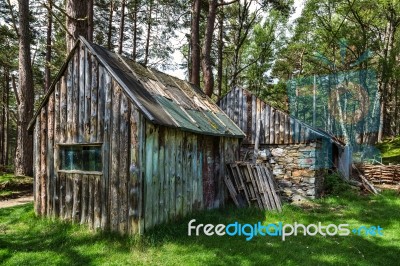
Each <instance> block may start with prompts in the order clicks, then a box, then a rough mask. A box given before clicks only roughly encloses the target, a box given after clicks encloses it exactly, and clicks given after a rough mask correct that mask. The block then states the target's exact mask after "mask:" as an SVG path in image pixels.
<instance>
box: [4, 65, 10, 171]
mask: <svg viewBox="0 0 400 266" xmlns="http://www.w3.org/2000/svg"><path fill="white" fill-rule="evenodd" d="M4 97H5V98H4V99H3V103H4V105H5V109H4V110H5V128H4V142H3V143H4V144H3V151H4V165H8V157H9V156H8V150H9V147H8V134H9V128H10V112H9V108H10V72H9V71H8V70H7V72H6V86H5V93H4Z"/></svg>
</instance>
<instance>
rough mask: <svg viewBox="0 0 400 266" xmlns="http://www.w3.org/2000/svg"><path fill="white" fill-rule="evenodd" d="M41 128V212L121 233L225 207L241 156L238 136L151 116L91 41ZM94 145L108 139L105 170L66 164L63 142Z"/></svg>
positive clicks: (46, 112) (81, 49) (38, 177)
mask: <svg viewBox="0 0 400 266" xmlns="http://www.w3.org/2000/svg"><path fill="white" fill-rule="evenodd" d="M241 115H242V114H241V113H236V114H235V116H236V117H237V119H240V116H241ZM238 121H239V120H238ZM246 123H247V122H246ZM246 123H242V124H243V126H245V125H246ZM34 134H35V142H34V149H35V159H34V162H35V166H34V168H35V169H34V171H35V182H34V190H35V191H34V196H35V211H36V213H37V214H39V215H43V216H50V217H60V218H61V219H66V220H71V221H73V222H75V223H81V224H88V225H89V227H90V228H93V229H105V230H112V231H117V232H120V233H121V234H125V233H130V234H135V233H143V232H144V231H145V230H147V229H149V228H152V227H153V226H154V225H157V224H160V223H163V222H166V221H171V220H174V219H176V218H178V217H183V216H186V215H188V214H189V213H191V212H193V211H195V210H199V209H203V208H216V207H219V206H222V205H223V204H224V201H225V199H226V198H227V193H226V189H225V185H224V183H223V177H224V175H225V164H226V163H229V162H233V161H235V160H237V159H238V158H239V140H238V139H236V138H225V137H215V136H204V135H199V134H195V133H190V132H184V131H181V130H179V129H174V128H167V127H163V126H158V125H154V124H152V123H151V122H149V121H147V120H146V119H145V118H144V116H143V115H142V114H141V113H140V112H139V111H138V109H137V108H136V107H135V106H134V105H133V104H132V103H131V102H130V100H129V99H128V98H127V96H126V95H125V93H124V92H123V90H122V89H121V88H120V86H119V85H118V83H117V82H116V81H115V80H114V79H113V78H112V76H111V75H110V74H109V72H108V71H107V70H106V69H105V68H104V67H103V66H102V65H101V64H100V63H99V62H98V61H97V59H96V58H95V56H93V55H92V54H91V53H90V52H89V51H88V50H87V49H86V48H85V46H83V45H80V46H78V47H77V49H76V51H75V55H74V56H72V58H71V60H70V61H69V62H68V65H67V67H66V69H65V72H64V74H63V76H62V77H61V78H60V80H59V81H58V83H57V84H56V87H55V91H54V93H53V94H52V95H51V96H50V98H49V101H48V103H47V105H46V106H45V107H44V108H43V109H42V112H41V115H40V116H39V117H38V118H37V121H36V124H35V128H34ZM91 143H92V144H93V143H96V144H101V149H102V161H103V164H102V170H101V172H82V171H72V170H69V171H66V170H60V165H61V158H60V145H67V144H91Z"/></svg>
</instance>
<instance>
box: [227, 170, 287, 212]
mask: <svg viewBox="0 0 400 266" xmlns="http://www.w3.org/2000/svg"><path fill="white" fill-rule="evenodd" d="M227 172H228V175H227V176H226V177H225V184H226V186H227V188H228V190H229V194H230V195H231V198H232V200H233V202H234V203H235V205H236V206H238V207H245V206H256V207H258V208H260V209H262V210H278V211H282V203H281V199H280V197H279V195H278V194H277V193H276V191H277V187H276V186H275V182H274V179H273V178H274V177H273V174H272V172H271V170H270V169H269V167H268V165H267V164H265V163H256V164H254V163H248V162H236V163H230V164H227Z"/></svg>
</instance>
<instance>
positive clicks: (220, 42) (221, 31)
mask: <svg viewBox="0 0 400 266" xmlns="http://www.w3.org/2000/svg"><path fill="white" fill-rule="evenodd" d="M218 24H219V32H218V67H217V83H218V88H217V99H218V100H219V99H220V98H221V93H222V75H223V49H224V9H223V6H221V8H220V14H219V18H218Z"/></svg>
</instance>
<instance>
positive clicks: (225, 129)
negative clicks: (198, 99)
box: [154, 96, 244, 137]
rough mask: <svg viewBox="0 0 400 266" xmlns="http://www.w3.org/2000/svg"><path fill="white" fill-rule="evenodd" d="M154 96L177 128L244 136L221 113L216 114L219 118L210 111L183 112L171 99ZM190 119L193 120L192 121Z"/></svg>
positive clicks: (208, 133)
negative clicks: (176, 124) (175, 123)
mask: <svg viewBox="0 0 400 266" xmlns="http://www.w3.org/2000/svg"><path fill="white" fill-rule="evenodd" d="M154 97H155V98H156V99H157V101H158V102H159V103H160V104H161V105H162V107H163V109H164V110H165V111H166V112H168V113H169V114H170V115H171V116H172V117H173V118H174V119H175V121H176V122H177V123H178V127H179V128H182V129H186V130H188V131H192V132H197V133H201V134H206V135H218V136H232V135H234V136H236V137H243V136H244V135H243V133H242V132H241V131H240V129H239V128H237V126H236V125H234V124H233V122H232V121H231V120H229V119H228V118H227V116H226V115H224V114H222V113H219V114H216V116H217V117H218V118H219V119H218V118H217V117H215V115H213V113H211V111H197V110H188V109H185V111H186V113H185V112H184V111H183V110H182V109H181V108H180V106H179V105H177V104H176V103H174V102H173V101H170V100H168V99H166V98H164V97H162V96H154ZM189 116H190V117H189ZM192 119H193V120H194V121H195V122H193V121H192ZM225 125H226V126H225Z"/></svg>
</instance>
